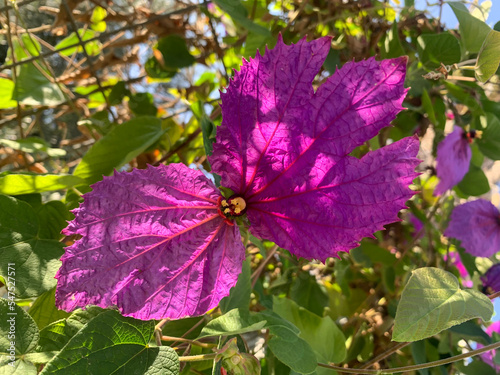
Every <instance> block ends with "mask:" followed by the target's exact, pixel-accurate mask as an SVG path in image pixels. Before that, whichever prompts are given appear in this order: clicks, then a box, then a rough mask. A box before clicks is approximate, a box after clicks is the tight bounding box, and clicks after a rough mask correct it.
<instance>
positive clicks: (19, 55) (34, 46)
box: [13, 34, 42, 61]
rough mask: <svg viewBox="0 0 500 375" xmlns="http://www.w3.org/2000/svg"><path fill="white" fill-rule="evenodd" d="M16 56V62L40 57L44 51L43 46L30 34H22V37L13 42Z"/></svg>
mask: <svg viewBox="0 0 500 375" xmlns="http://www.w3.org/2000/svg"><path fill="white" fill-rule="evenodd" d="M13 44H14V56H15V57H16V60H17V61H19V60H22V59H25V58H28V57H33V56H38V55H39V54H40V51H41V50H42V46H41V45H40V43H39V42H38V41H37V40H36V39H33V38H31V37H30V35H28V34H22V35H21V36H20V37H18V38H16V39H14V40H13Z"/></svg>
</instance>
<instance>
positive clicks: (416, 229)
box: [409, 214, 424, 239]
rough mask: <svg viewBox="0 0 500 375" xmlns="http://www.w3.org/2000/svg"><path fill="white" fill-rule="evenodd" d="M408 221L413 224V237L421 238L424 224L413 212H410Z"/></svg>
mask: <svg viewBox="0 0 500 375" xmlns="http://www.w3.org/2000/svg"><path fill="white" fill-rule="evenodd" d="M409 221H410V224H411V225H413V237H415V238H416V239H418V238H422V237H423V235H424V224H423V223H422V222H421V221H420V219H419V218H418V217H416V216H415V215H413V214H410V219H409Z"/></svg>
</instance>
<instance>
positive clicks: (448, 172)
mask: <svg viewBox="0 0 500 375" xmlns="http://www.w3.org/2000/svg"><path fill="white" fill-rule="evenodd" d="M467 134H468V133H467V132H465V131H464V130H463V129H462V128H459V127H458V126H455V129H454V130H453V132H451V133H450V134H448V135H447V136H446V138H445V139H444V140H443V141H442V142H441V143H440V144H439V146H438V149H437V158H436V161H437V165H436V171H437V176H438V177H439V183H438V185H437V186H436V189H435V190H434V195H441V194H443V193H444V192H445V191H446V190H448V189H451V188H453V186H455V185H456V184H458V183H459V182H460V181H462V179H463V178H464V176H465V175H466V174H467V172H468V171H469V165H470V161H471V158H472V151H471V148H470V145H469V143H470V142H469V140H470V138H469V137H467Z"/></svg>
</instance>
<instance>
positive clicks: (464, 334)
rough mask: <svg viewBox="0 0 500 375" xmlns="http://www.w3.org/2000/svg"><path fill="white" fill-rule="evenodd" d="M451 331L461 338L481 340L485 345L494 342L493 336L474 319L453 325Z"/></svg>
mask: <svg viewBox="0 0 500 375" xmlns="http://www.w3.org/2000/svg"><path fill="white" fill-rule="evenodd" d="M449 331H450V332H452V333H454V334H456V335H457V337H459V338H460V339H464V340H473V341H476V342H481V343H482V344H483V345H489V344H491V343H492V341H491V337H490V336H488V334H487V333H486V332H484V331H483V330H482V329H481V328H480V327H479V326H478V325H477V324H476V323H475V322H472V321H469V322H465V323H462V324H459V325H457V326H454V327H451V328H450V329H449Z"/></svg>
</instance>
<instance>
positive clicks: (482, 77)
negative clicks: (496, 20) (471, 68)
mask: <svg viewBox="0 0 500 375" xmlns="http://www.w3.org/2000/svg"><path fill="white" fill-rule="evenodd" d="M499 64H500V32H499V31H495V30H491V31H490V32H489V33H488V36H487V37H486V39H485V40H484V43H483V45H482V47H481V51H479V55H478V56H477V62H476V66H475V69H476V78H477V79H478V80H479V81H481V82H486V81H488V80H489V79H490V78H491V77H492V76H493V75H494V74H495V73H496V71H497V69H498V65H499Z"/></svg>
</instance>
